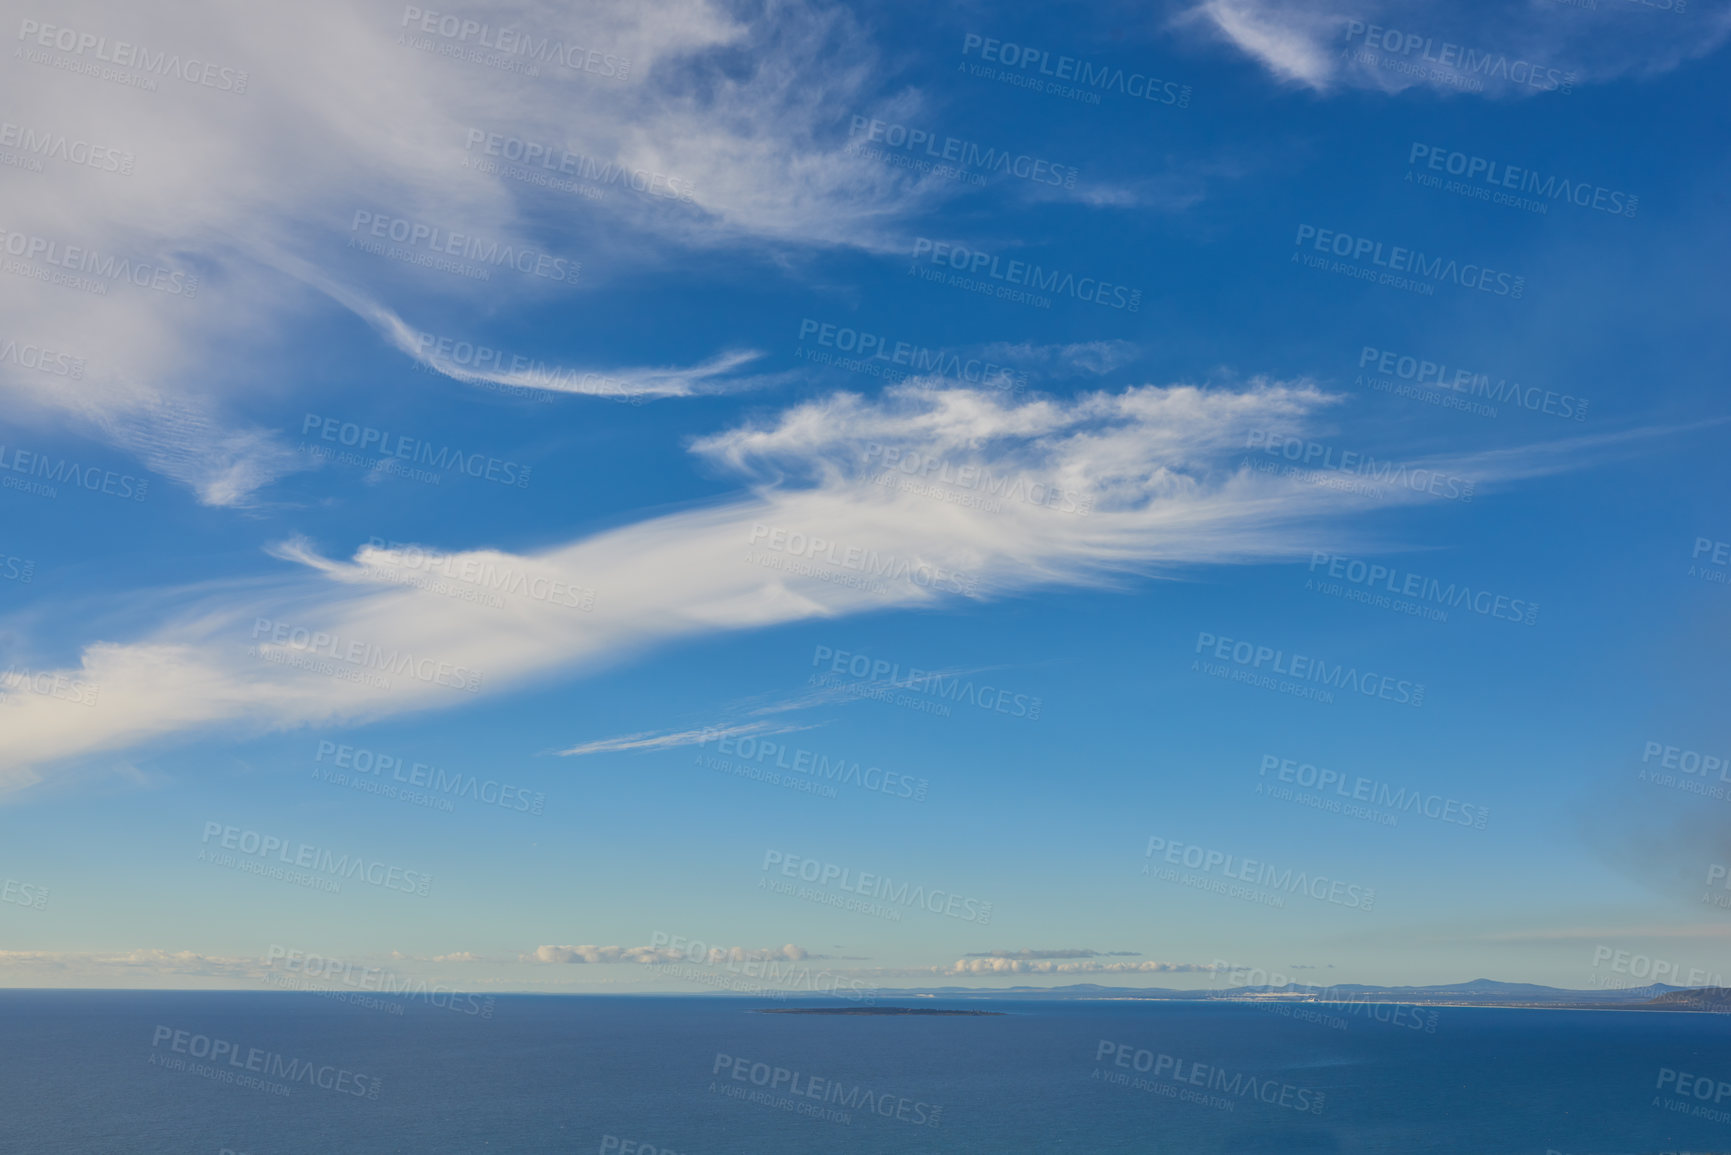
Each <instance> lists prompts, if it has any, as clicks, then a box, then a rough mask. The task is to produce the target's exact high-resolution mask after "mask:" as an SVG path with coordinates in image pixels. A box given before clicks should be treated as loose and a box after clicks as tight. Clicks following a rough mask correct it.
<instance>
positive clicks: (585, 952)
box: [522, 943, 828, 966]
mask: <svg viewBox="0 0 1731 1155" xmlns="http://www.w3.org/2000/svg"><path fill="white" fill-rule="evenodd" d="M697 947H703V949H701V950H697V953H696V954H695V955H693V954H692V953H691V950H695V949H696V948H697ZM827 957H828V956H827V955H816V954H812V953H810V952H809V951H807V950H806V949H805V948H804V947H800V946H795V945H794V944H792V943H788V944H786V945H785V946H779V947H764V948H762V949H757V950H750V949H747V948H745V947H704V944H701V943H699V944H696V946H695V947H693V948H690V949H687V950H675V949H673V948H671V947H656V946H629V947H627V946H538V947H536V948H535V949H534V950H532V951H530V952H529V953H527V954H525V955H523V956H522V961H523V962H532V963H559V964H571V963H576V964H592V965H600V966H610V965H616V964H621V963H637V964H641V965H645V966H662V965H666V964H668V963H687V962H700V963H727V962H736V963H737V962H752V961H762V960H770V959H777V960H783V961H788V962H800V961H803V960H805V959H823V958H827Z"/></svg>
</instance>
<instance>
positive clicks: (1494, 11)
mask: <svg viewBox="0 0 1731 1155" xmlns="http://www.w3.org/2000/svg"><path fill="white" fill-rule="evenodd" d="M1679 11H1680V9H1679V10H1676V11H1670V12H1662V11H1659V10H1656V9H1655V8H1650V7H1647V6H1645V5H1640V4H1628V3H1625V4H1617V3H1606V4H1601V5H1598V6H1597V7H1596V8H1594V9H1591V10H1587V9H1580V8H1574V7H1570V6H1564V5H1556V4H1551V3H1546V2H1544V0H1539V2H1536V3H1530V4H1466V5H1459V4H1450V5H1442V4H1431V5H1418V6H1414V5H1410V4H1397V3H1392V2H1390V0H1361V2H1353V0H1202V2H1201V3H1198V4H1196V5H1194V6H1193V7H1191V8H1188V9H1186V10H1185V11H1184V12H1183V13H1182V14H1180V15H1179V16H1178V17H1177V18H1176V19H1175V21H1174V23H1175V26H1176V27H1178V28H1180V29H1202V30H1206V31H1207V32H1208V33H1210V34H1212V35H1213V36H1214V37H1216V38H1217V39H1219V40H1221V41H1223V42H1225V43H1227V44H1230V45H1231V46H1232V47H1233V48H1235V49H1237V50H1238V51H1240V52H1242V53H1243V54H1244V55H1246V56H1248V57H1249V58H1251V59H1252V60H1255V61H1256V62H1257V63H1258V64H1260V65H1262V66H1263V67H1264V68H1266V69H1267V70H1268V72H1269V73H1270V74H1271V75H1272V76H1273V77H1274V78H1275V79H1277V80H1279V81H1281V82H1283V83H1287V84H1292V85H1296V86H1300V87H1304V88H1309V89H1312V90H1314V91H1317V92H1329V91H1331V90H1335V89H1340V88H1351V89H1372V90H1377V91H1382V92H1390V93H1394V92H1402V91H1405V90H1407V89H1413V88H1417V89H1426V90H1429V91H1432V92H1436V93H1448V94H1455V95H1461V96H1468V97H1482V98H1489V99H1513V98H1521V97H1536V96H1545V97H1548V98H1556V97H1559V96H1561V97H1567V95H1568V94H1569V93H1570V92H1571V91H1573V89H1574V88H1576V87H1579V86H1582V85H1588V84H1602V83H1608V82H1610V81H1613V80H1617V79H1621V78H1623V77H1628V76H1655V75H1659V74H1662V73H1665V72H1668V71H1670V70H1672V69H1674V68H1676V67H1678V66H1680V65H1682V64H1684V63H1686V62H1688V61H1690V60H1693V59H1698V58H1700V57H1703V56H1706V55H1708V54H1709V53H1711V52H1714V51H1716V50H1717V49H1718V48H1719V46H1720V45H1722V44H1723V43H1724V41H1725V38H1726V36H1727V35H1728V34H1731V11H1728V10H1726V9H1724V8H1719V9H1717V10H1711V11H1709V10H1704V9H1701V10H1691V12H1690V16H1689V18H1688V19H1687V20H1681V19H1677V16H1678V14H1679Z"/></svg>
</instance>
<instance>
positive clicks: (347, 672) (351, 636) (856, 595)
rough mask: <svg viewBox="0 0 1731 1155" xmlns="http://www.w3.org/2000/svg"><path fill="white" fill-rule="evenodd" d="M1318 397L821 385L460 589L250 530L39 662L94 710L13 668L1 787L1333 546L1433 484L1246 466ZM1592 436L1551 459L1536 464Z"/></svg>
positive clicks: (1355, 540)
mask: <svg viewBox="0 0 1731 1155" xmlns="http://www.w3.org/2000/svg"><path fill="white" fill-rule="evenodd" d="M1334 403H1335V399H1334V398H1331V397H1330V396H1328V395H1326V394H1324V393H1323V392H1321V391H1320V390H1318V389H1317V388H1316V387H1314V386H1313V385H1311V384H1309V383H1307V382H1294V383H1276V382H1268V381H1263V382H1259V383H1256V384H1253V385H1251V386H1248V387H1245V388H1239V389H1202V388H1198V387H1195V386H1188V385H1175V386H1152V385H1145V386H1136V387H1132V388H1128V389H1123V390H1118V391H1100V392H1092V393H1085V394H1081V395H1078V396H1076V397H1073V398H1069V399H1057V398H1031V399H1027V400H1025V401H1015V400H1011V399H1009V398H1006V397H1004V396H1003V395H1001V394H998V393H996V392H993V391H989V390H984V391H983V390H970V389H941V388H928V387H925V386H923V385H921V384H917V383H916V384H912V385H906V386H900V387H897V388H895V389H892V390H889V391H886V392H885V393H883V394H881V395H880V396H878V397H876V398H873V399H870V400H868V399H866V398H864V397H861V396H858V395H854V394H835V395H831V396H829V397H825V398H823V399H821V400H816V401H811V402H808V403H805V404H801V405H796V406H793V407H791V408H789V409H786V410H784V411H782V412H781V413H779V414H777V415H774V416H771V417H768V418H767V419H763V420H759V421H755V422H750V423H747V424H743V425H739V426H736V427H734V428H731V429H727V430H724V431H721V432H718V433H716V434H713V435H710V436H707V437H703V438H700V439H699V440H698V441H697V442H695V443H694V445H693V451H694V452H696V453H697V454H699V455H701V456H703V457H704V458H706V459H708V460H709V461H710V462H712V463H713V464H714V465H715V466H716V467H717V468H719V469H722V470H726V471H729V472H732V473H734V474H735V475H736V476H737V477H739V478H740V479H741V480H742V482H743V483H744V486H745V491H744V492H743V493H741V494H737V495H736V496H734V497H732V498H730V499H727V500H724V501H720V502H717V503H714V504H711V505H708V506H705V507H702V508H698V509H692V510H685V511H681V512H677V513H673V514H668V515H663V516H659V517H652V518H648V519H646V520H642V521H639V522H636V523H634V524H628V525H625V526H621V527H619V528H615V529H610V530H607V531H604V532H601V533H596V534H592V535H590V536H586V537H582V538H579V539H577V540H573V541H570V542H566V543H563V544H560V545H556V546H553V547H550V548H547V549H544V550H542V551H540V552H537V553H532V554H514V553H510V552H507V551H503V550H498V549H492V548H487V547H483V546H478V545H472V544H471V545H463V544H460V543H437V545H436V547H435V548H436V551H437V552H438V554H439V556H440V557H441V559H442V564H443V565H445V567H446V569H445V570H442V571H441V572H442V573H443V572H447V571H448V572H450V573H453V574H457V575H471V576H470V577H469V578H459V581H469V582H470V583H471V584H475V583H479V584H476V592H477V594H479V593H481V592H483V591H485V592H488V593H489V594H490V596H488V597H486V598H482V597H480V596H477V597H473V598H467V597H452V596H449V594H450V590H448V589H443V588H440V585H441V583H430V582H425V581H420V582H414V581H405V574H406V573H407V574H408V575H409V576H411V577H412V576H413V572H412V567H410V566H409V565H408V559H407V558H406V557H405V556H404V555H403V554H402V552H401V551H399V550H395V549H391V550H384V549H377V548H375V547H373V546H371V545H365V546H362V547H360V548H359V549H357V550H356V551H355V552H354V554H353V556H352V558H351V559H349V560H346V561H344V560H339V559H338V558H333V557H328V556H325V555H324V554H323V553H321V552H320V551H319V550H317V549H316V548H314V547H313V546H312V545H311V544H310V543H308V542H305V541H290V542H287V543H284V544H282V545H281V546H278V547H276V549H275V551H274V552H275V553H276V556H278V557H279V558H281V559H282V560H283V561H284V563H285V565H286V567H287V568H285V569H284V570H283V571H282V572H281V573H280V574H279V575H277V576H276V577H275V578H272V579H268V580H260V579H252V580H249V581H247V582H244V583H232V584H229V585H227V586H225V585H223V584H222V583H208V584H207V585H205V586H203V587H201V588H200V589H199V590H198V591H196V593H194V594H190V595H188V596H187V597H186V598H184V599H180V600H179V601H178V603H177V605H178V606H179V608H178V610H177V611H176V613H175V614H174V616H173V617H172V618H170V619H168V620H166V621H164V622H161V623H160V624H157V625H155V626H153V628H151V629H150V630H148V631H147V632H144V633H143V634H141V635H140V636H137V637H135V638H133V639H131V640H129V641H114V640H106V639H104V640H92V641H91V642H90V643H89V644H88V645H87V646H85V648H84V649H83V652H82V654H81V656H80V658H79V661H78V663H77V664H76V665H72V666H62V667H58V668H51V669H44V670H42V671H41V672H42V673H44V674H45V675H48V676H50V677H51V678H52V677H58V678H61V679H63V680H66V681H69V682H76V683H79V684H83V685H86V686H95V687H99V694H93V695H91V698H92V699H93V700H94V702H95V704H94V705H91V704H89V703H87V702H82V701H78V700H68V696H67V695H58V696H56V695H55V694H52V693H37V692H32V690H31V689H30V688H29V687H28V686H22V687H19V688H14V689H12V690H10V691H9V692H7V693H5V694H4V696H0V727H4V730H5V733H6V734H7V742H6V743H5V744H4V746H3V747H0V781H3V782H4V783H5V784H6V785H8V786H10V787H13V788H16V787H20V786H24V785H29V784H31V783H32V782H34V781H36V780H37V778H38V776H39V774H40V773H41V772H42V771H43V770H44V769H45V768H46V767H48V766H49V765H51V764H53V763H55V762H56V761H57V760H60V759H66V758H72V757H76V756H79V755H84V754H90V753H93V752H97V751H110V750H117V749H123V748H127V747H131V746H135V745H138V744H141V743H148V742H155V741H159V740H164V739H170V738H174V737H176V736H180V735H184V734H187V733H191V732H194V731H198V730H202V729H204V728H207V727H211V726H223V727H229V728H231V729H235V728H238V729H239V730H241V731H243V732H257V731H261V730H277V729H287V728H293V727H297V726H304V725H315V724H316V725H343V724H355V723H360V722H363V721H368V720H373V719H377V718H382V717H387V716H391V715H395V714H401V713H405V712H412V711H418V710H428V709H450V708H453V707H456V706H460V705H463V704H465V703H468V702H473V701H474V700H475V699H476V697H477V696H478V695H481V694H487V693H495V692H501V691H508V690H509V689H510V688H512V687H514V686H518V685H521V684H523V683H524V682H525V681H527V680H528V679H530V678H545V677H547V676H549V675H552V674H560V675H563V676H577V675H581V674H584V673H586V672H593V671H595V670H597V669H600V668H603V667H604V666H606V665H609V664H612V663H617V662H619V661H622V660H624V659H625V658H627V657H628V656H630V655H633V654H636V653H640V652H642V651H643V650H645V649H648V648H651V647H658V646H665V645H668V644H671V643H674V642H677V641H679V640H680V639H685V638H692V637H701V636H706V635H713V634H718V633H726V632H736V631H747V630H756V629H762V628H765V627H768V626H774V625H782V624H787V623H792V622H800V621H811V620H831V619H836V618H840V617H845V616H849V615H853V614H860V613H866V612H873V611H881V610H885V609H892V608H910V607H919V606H930V605H938V604H942V603H943V602H945V601H947V600H953V599H957V598H966V597H972V598H981V599H992V598H998V597H1003V596H1008V595H1010V594H1013V593H1016V592H1018V591H1025V590H1030V589H1035V588H1040V587H1052V586H1069V587H1090V588H1102V589H1104V588H1117V587H1121V586H1123V585H1124V584H1125V583H1126V582H1127V581H1129V580H1130V579H1132V578H1133V577H1135V576H1138V575H1156V574H1161V573H1168V572H1174V571H1176V570H1178V569H1179V568H1181V567H1195V566H1208V565H1232V564H1242V563H1249V562H1266V561H1278V560H1284V559H1291V558H1300V557H1307V556H1309V554H1310V552H1311V551H1313V550H1314V549H1317V548H1321V547H1325V546H1328V545H1329V544H1330V543H1333V544H1334V545H1338V546H1349V545H1350V546H1356V545H1358V544H1360V543H1361V542H1362V539H1363V537H1364V530H1363V529H1362V527H1361V526H1360V525H1359V522H1360V520H1361V519H1362V518H1363V516H1364V515H1366V514H1368V513H1370V512H1372V511H1376V510H1383V509H1389V508H1395V507H1400V506H1406V505H1412V504H1414V503H1418V502H1423V501H1429V500H1433V499H1431V498H1430V497H1429V496H1428V495H1427V494H1426V493H1425V492H1424V490H1423V488H1422V487H1418V488H1415V487H1409V486H1398V485H1389V486H1381V487H1372V486H1352V487H1337V486H1332V485H1324V484H1317V483H1316V482H1317V481H1318V478H1317V477H1315V476H1311V475H1310V474H1308V473H1307V472H1306V471H1303V470H1296V471H1264V470H1260V469H1257V468H1255V467H1254V466H1253V464H1252V463H1250V462H1248V461H1247V460H1246V459H1245V448H1244V447H1245V445H1246V443H1247V435H1249V434H1250V433H1252V432H1255V431H1261V432H1262V433H1263V434H1266V435H1268V436H1274V435H1279V436H1299V435H1301V434H1303V433H1305V432H1307V431H1312V430H1314V428H1315V427H1316V426H1317V425H1318V423H1319V422H1320V421H1321V420H1322V417H1323V415H1324V413H1325V412H1326V411H1327V410H1328V409H1329V407H1330V406H1331V405H1333V404H1334ZM1614 444H1615V439H1613V440H1612V441H1611V442H1605V441H1602V440H1597V441H1593V442H1591V443H1590V444H1586V445H1583V446H1581V447H1578V448H1577V449H1576V451H1574V452H1573V453H1572V454H1571V453H1568V452H1558V453H1555V454H1551V455H1549V456H1548V457H1545V464H1544V467H1543V470H1544V471H1550V470H1553V469H1558V468H1566V467H1568V466H1569V465H1570V464H1571V463H1574V464H1579V463H1580V462H1581V461H1584V460H1590V459H1592V457H1593V456H1594V455H1595V454H1599V453H1603V452H1607V451H1609V449H1610V448H1611V447H1613V445H1614ZM874 447H875V450H874ZM891 448H893V449H895V450H896V452H897V453H898V454H899V455H901V456H900V457H899V458H898V459H899V460H907V459H908V457H909V455H912V456H913V457H915V458H918V459H920V460H922V461H923V460H930V461H935V462H943V463H946V469H948V470H949V473H948V476H950V477H951V478H952V479H953V480H954V482H955V483H956V485H957V486H959V489H958V492H959V493H961V494H962V495H963V496H969V495H970V492H971V491H969V490H968V489H967V485H968V482H967V481H966V480H965V479H966V478H970V477H971V478H974V479H976V480H978V479H980V478H993V479H1002V478H1014V479H1017V484H1019V485H1032V486H1038V487H1041V488H1040V489H1039V491H1038V492H1043V493H1050V492H1061V493H1069V494H1073V495H1075V496H1076V497H1077V498H1078V499H1080V500H1081V501H1082V502H1083V503H1085V505H1086V507H1087V509H1086V512H1085V513H1084V512H1083V511H1082V510H1081V507H1080V506H1078V507H1077V508H1075V509H1073V510H1072V511H1070V512H1065V511H1064V510H1063V509H1061V508H1056V507H1054V504H1053V503H1052V502H1049V501H1033V500H1004V501H1001V502H997V503H995V504H988V503H984V502H974V501H970V502H968V503H965V504H964V503H962V502H959V501H955V500H936V499H934V497H935V496H942V495H935V494H934V492H933V490H932V489H931V488H930V487H929V486H922V487H919V488H908V487H901V486H890V485H885V484H882V481H883V472H884V471H883V469H882V466H881V462H882V460H883V459H884V455H885V453H886V451H887V450H888V449H891ZM1534 456H1535V455H1532V454H1528V455H1521V454H1510V455H1502V456H1493V457H1490V458H1487V459H1484V460H1483V461H1479V462H1476V463H1475V464H1474V466H1473V469H1472V471H1468V470H1467V466H1466V465H1464V464H1460V463H1456V462H1453V461H1451V460H1450V459H1447V458H1441V457H1436V456H1432V457H1430V458H1427V459H1426V462H1427V464H1428V467H1430V468H1436V469H1452V470H1454V471H1455V472H1465V476H1467V477H1469V478H1471V479H1474V480H1476V481H1478V482H1479V483H1481V484H1482V485H1493V484H1496V483H1498V482H1499V481H1500V480H1502V479H1503V478H1504V477H1505V476H1510V477H1515V478H1519V477H1522V476H1527V475H1529V474H1530V472H1531V471H1532V470H1533V469H1534V468H1535V467H1534V466H1533V465H1532V464H1531V461H1532V459H1533V458H1534ZM1538 456H1541V457H1544V456H1545V455H1538ZM1323 480H1326V479H1323ZM994 484H996V482H995V481H994ZM1030 492H1032V491H1030ZM427 544H428V545H429V546H434V543H427ZM820 546H821V548H820ZM933 574H939V575H942V574H948V575H952V578H953V580H949V581H947V582H940V581H934V580H931V575H933ZM922 575H924V578H923V579H922ZM954 575H966V577H967V579H968V580H967V581H966V582H965V583H963V582H961V581H960V580H959V579H954ZM442 584H443V585H450V582H449V581H444V582H443V583H442ZM577 586H581V587H586V588H591V589H593V590H594V591H595V597H594V599H593V603H592V604H573V599H571V598H570V597H565V598H558V597H554V596H551V594H550V592H549V591H557V590H559V589H564V590H565V591H566V593H567V594H569V593H570V591H571V590H572V589H573V588H574V587H577ZM495 587H497V589H498V590H499V591H500V592H499V593H497V594H493V593H491V591H492V590H493V589H494V588H495ZM537 591H539V592H537ZM458 592H459V593H460V592H462V591H461V589H459V590H458ZM543 595H547V596H543ZM153 604H154V605H157V606H158V607H160V604H161V603H160V601H158V602H154V603H153ZM110 637H112V635H110ZM798 706H799V703H797V702H795V703H793V704H791V705H790V706H789V708H798ZM777 712H785V711H775V710H772V709H767V708H766V709H764V710H761V711H759V712H758V713H757V714H755V715H752V714H748V715H747V716H746V717H745V718H744V719H743V721H746V722H751V723H762V722H766V721H769V720H772V719H771V718H770V715H771V714H773V713H777ZM630 740H636V741H656V740H663V741H664V740H667V739H665V737H660V738H658V737H657V736H647V737H640V738H634V739H630ZM580 748H581V747H574V749H580Z"/></svg>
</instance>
